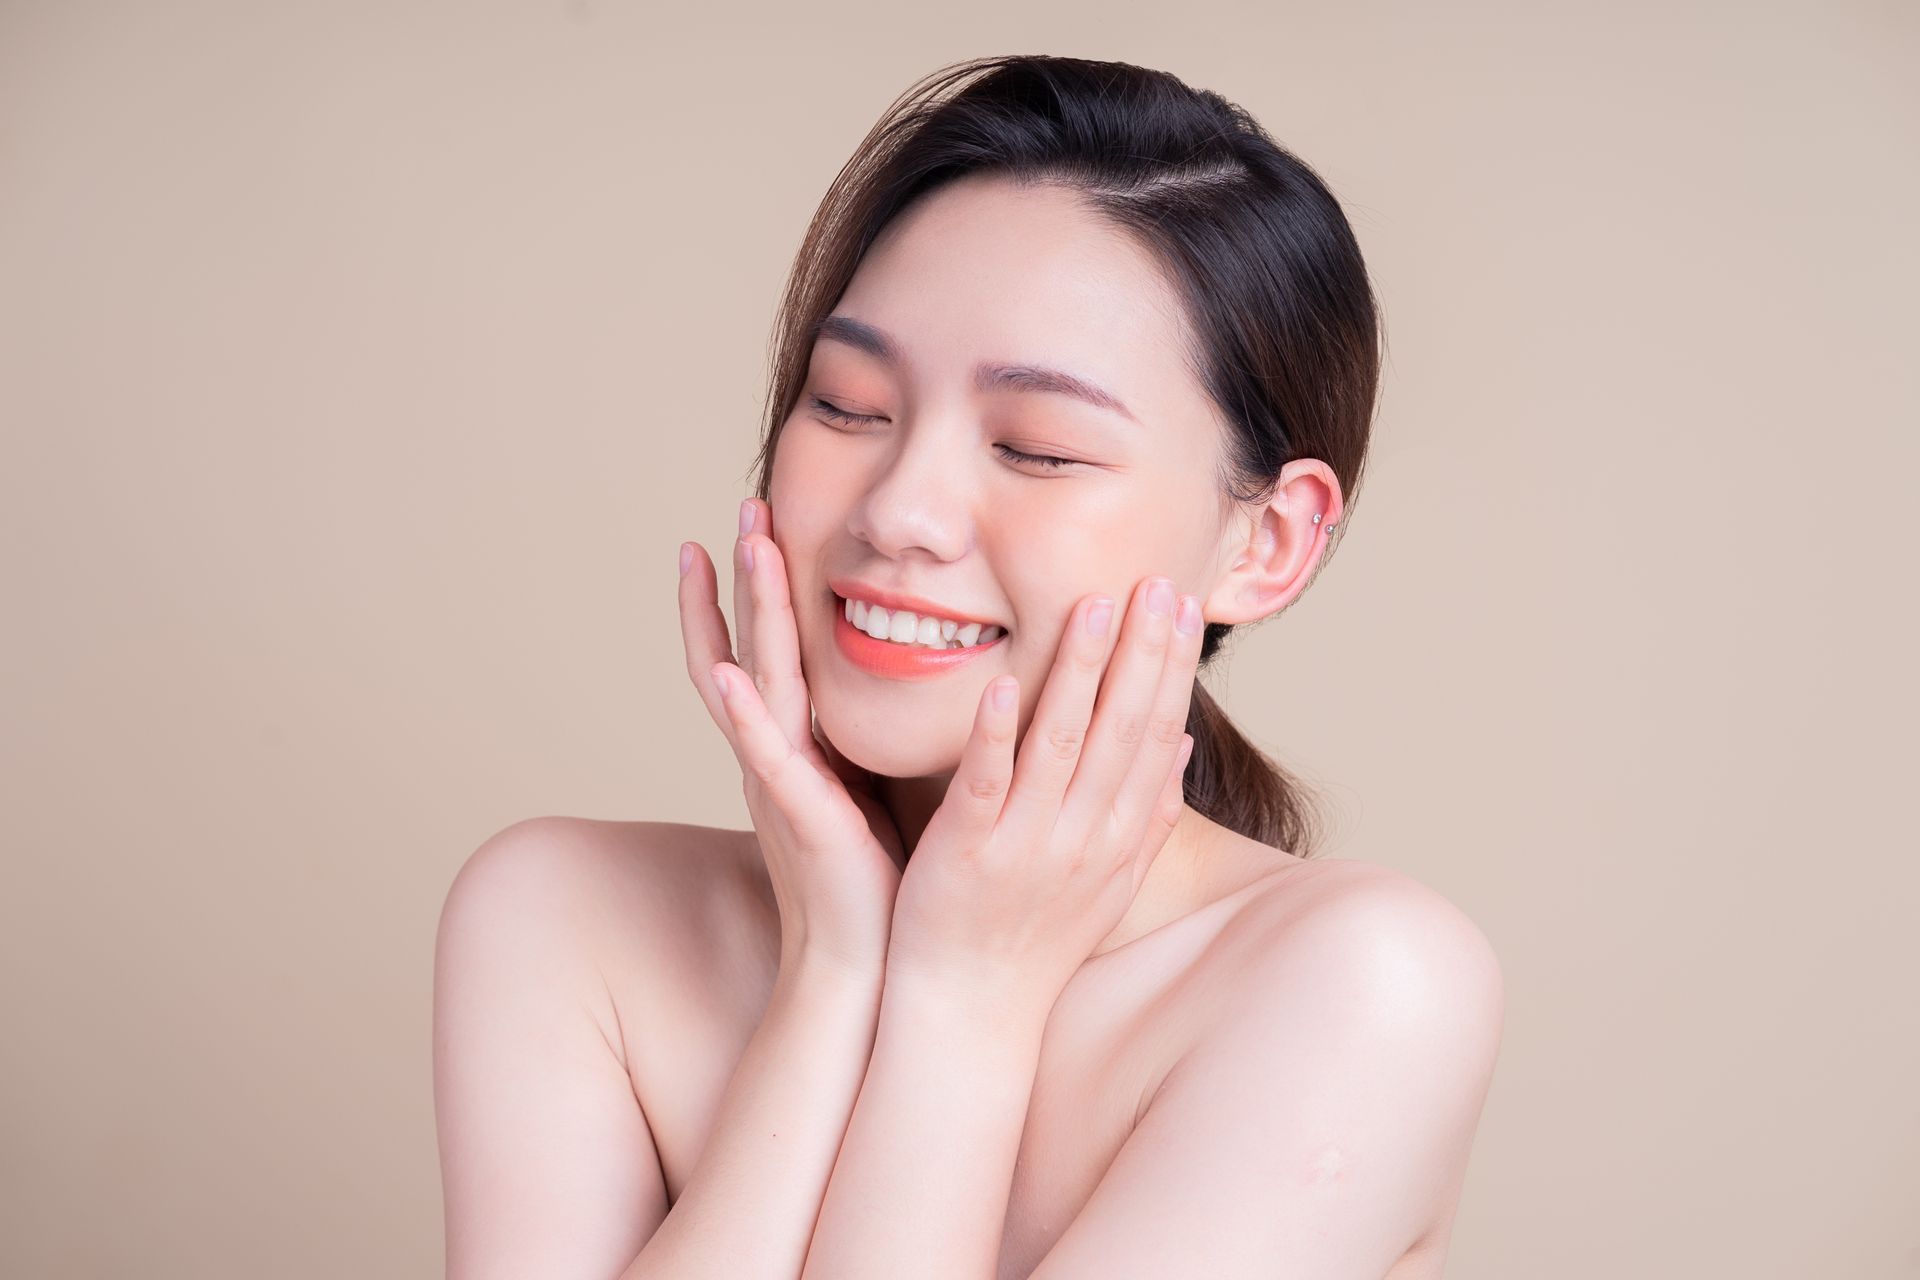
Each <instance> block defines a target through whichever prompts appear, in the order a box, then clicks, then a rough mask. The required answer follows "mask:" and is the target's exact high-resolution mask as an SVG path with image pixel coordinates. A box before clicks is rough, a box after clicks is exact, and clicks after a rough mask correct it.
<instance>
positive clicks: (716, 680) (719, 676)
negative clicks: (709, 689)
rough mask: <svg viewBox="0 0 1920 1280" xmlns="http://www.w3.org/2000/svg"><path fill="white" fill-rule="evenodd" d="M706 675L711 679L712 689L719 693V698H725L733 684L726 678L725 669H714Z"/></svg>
mask: <svg viewBox="0 0 1920 1280" xmlns="http://www.w3.org/2000/svg"><path fill="white" fill-rule="evenodd" d="M708 674H709V675H711V676H712V677H713V687H714V688H716V689H718V690H719V691H720V696H721V697H723V698H724V697H726V696H727V694H728V693H729V692H730V691H731V690H732V688H733V683H732V682H731V681H730V680H729V679H728V678H727V670H726V668H725V667H715V668H714V669H713V670H712V671H710V672H708Z"/></svg>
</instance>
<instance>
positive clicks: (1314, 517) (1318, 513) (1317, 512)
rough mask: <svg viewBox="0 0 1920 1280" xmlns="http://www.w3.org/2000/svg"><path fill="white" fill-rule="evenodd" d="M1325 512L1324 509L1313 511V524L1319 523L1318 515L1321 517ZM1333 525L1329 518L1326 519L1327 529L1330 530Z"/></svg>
mask: <svg viewBox="0 0 1920 1280" xmlns="http://www.w3.org/2000/svg"><path fill="white" fill-rule="evenodd" d="M1325 514H1326V512H1324V511H1316V512H1314V513H1313V522H1314V523H1315V524H1319V523H1320V517H1321V516H1323V515H1325ZM1333 525H1334V522H1333V521H1331V520H1329V521H1327V525H1326V527H1327V529H1328V530H1329V531H1331V530H1332V529H1333Z"/></svg>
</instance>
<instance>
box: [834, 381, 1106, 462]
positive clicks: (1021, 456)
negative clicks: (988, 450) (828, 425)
mask: <svg viewBox="0 0 1920 1280" xmlns="http://www.w3.org/2000/svg"><path fill="white" fill-rule="evenodd" d="M812 399H813V407H814V408H815V409H818V410H819V411H820V412H821V413H823V414H825V415H826V416H827V417H829V418H839V419H841V420H842V421H844V422H846V423H847V424H848V425H849V426H851V425H852V424H854V423H859V422H878V421H880V419H879V416H878V415H876V414H871V413H848V412H847V411H846V410H845V409H842V408H839V407H838V406H835V405H831V404H828V403H827V402H826V401H825V400H822V399H821V398H820V397H819V396H814V397H813V398H812ZM993 447H994V450H995V452H997V453H999V455H1000V456H1001V457H1003V458H1006V459H1008V460H1009V461H1012V462H1031V463H1034V464H1035V465H1037V466H1041V467H1045V468H1046V469H1047V470H1049V471H1058V470H1059V469H1060V468H1062V467H1072V466H1077V465H1079V464H1078V462H1077V460H1076V459H1073V458H1055V457H1053V456H1051V455H1049V454H1041V453H1022V452H1021V451H1020V450H1018V449H1015V448H1014V447H1013V446H1011V445H1004V444H996V445H994V446H993Z"/></svg>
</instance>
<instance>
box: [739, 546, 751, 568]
mask: <svg viewBox="0 0 1920 1280" xmlns="http://www.w3.org/2000/svg"><path fill="white" fill-rule="evenodd" d="M740 558H741V559H742V560H744V561H746V564H747V572H748V573H752V572H753V544H752V543H751V542H745V541H743V542H741V544H740Z"/></svg>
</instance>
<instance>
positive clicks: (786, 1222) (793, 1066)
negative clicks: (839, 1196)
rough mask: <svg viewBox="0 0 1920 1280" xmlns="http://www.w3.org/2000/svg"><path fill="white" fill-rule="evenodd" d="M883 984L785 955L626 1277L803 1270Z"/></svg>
mask: <svg viewBox="0 0 1920 1280" xmlns="http://www.w3.org/2000/svg"><path fill="white" fill-rule="evenodd" d="M878 988H879V983H878V982H867V981H864V980H856V979H854V978H852V977H851V976H850V975H848V974H847V973H845V972H844V971H842V970H840V969H838V968H834V967H831V966H827V965H816V964H814V963H812V962H811V961H808V960H798V959H796V960H795V961H794V963H792V964H791V965H789V964H788V963H787V962H786V961H785V960H784V959H783V962H782V964H781V967H780V975H779V978H778V979H777V980H776V982H775V984H774V993H773V998H772V1000H771V1001H770V1002H769V1003H768V1005H767V1011H766V1014H765V1016H764V1017H763V1018H762V1019H761V1022H760V1027H759V1029H758V1030H757V1031H755V1032H754V1035H753V1039H752V1040H751V1041H749V1042H748V1044H747V1050H746V1053H745V1054H744V1055H743V1056H742V1057H741V1059H740V1065H739V1066H738V1068H737V1069H736V1070H735V1071H734V1074H733V1078H732V1079H731V1080H730V1081H729V1082H728V1084H727V1090H726V1094H725V1096H724V1097H723V1098H722V1100H721V1104H720V1114H719V1117H718V1119H716V1121H715V1122H714V1127H713V1132H712V1135H711V1136H710V1137H709V1138H708V1140H707V1145H706V1148H705V1150H704V1151H703V1152H702V1153H701V1156H700V1163H699V1164H698V1165H697V1166H696V1167H695V1169H694V1171H693V1175H692V1177H690V1178H689V1179H688V1181H687V1186H686V1189H685V1190H684V1191H683V1192H682V1193H681V1196H680V1199H679V1200H678V1201H677V1202H676V1203H675V1204H674V1206H673V1211H672V1212H671V1213H669V1214H668V1215H667V1218H666V1221H665V1222H663V1223H661V1224H660V1229H659V1230H658V1231H656V1232H655V1233H654V1235H653V1238H652V1239H651V1240H649V1241H647V1245H646V1248H644V1249H642V1250H641V1251H640V1256H639V1257H637V1258H635V1259H634V1260H633V1263H632V1264H631V1265H630V1266H629V1267H628V1268H627V1269H626V1270H625V1271H624V1272H622V1273H621V1280H643V1278H650V1277H661V1278H662V1280H686V1278H690V1277H695V1276H698V1277H708V1276H711V1277H716V1278H721V1277H724V1278H725V1280H762V1278H764V1280H775V1278H776V1277H777V1278H778V1280H791V1277H794V1276H797V1275H799V1274H800V1267H801V1263H802V1261H803V1260H804V1259H805V1257H806V1252H807V1241H808V1240H809V1239H810V1238H811V1237H812V1235H813V1230H814V1219H815V1217H816V1216H817V1215H818V1213H819V1210H820V1199H821V1196H822V1195H823V1194H824V1193H825V1190H826V1186H827V1176H828V1174H829V1173H830V1172H831V1171H832V1169H833V1160H834V1153H835V1152H837V1151H838V1150H839V1149H840V1140H841V1137H842V1136H843V1135H844V1134H845V1133H846V1128H847V1116H848V1114H849V1113H850V1112H851V1111H852V1110H853V1105H854V1095H855V1094H856V1093H857V1092H858V1090H859V1088H860V1077H861V1074H862V1072H863V1071H864V1070H865V1066H866V1062H867V1055H868V1052H869V1050H870V1049H871V1048H872V1047H873V1033H874V1023H875V1020H876V1018H877V1017H878V1009H879V999H878Z"/></svg>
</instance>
